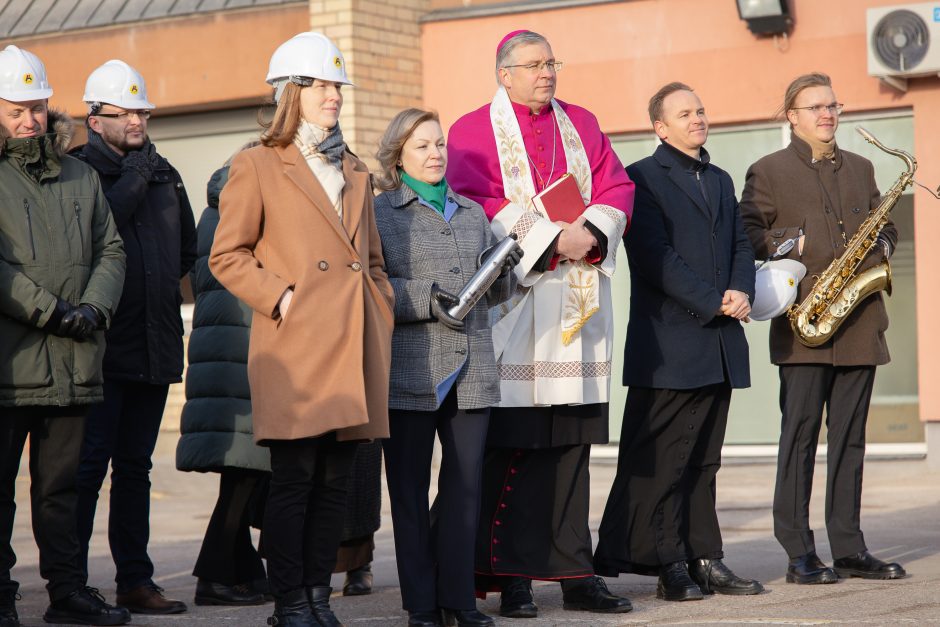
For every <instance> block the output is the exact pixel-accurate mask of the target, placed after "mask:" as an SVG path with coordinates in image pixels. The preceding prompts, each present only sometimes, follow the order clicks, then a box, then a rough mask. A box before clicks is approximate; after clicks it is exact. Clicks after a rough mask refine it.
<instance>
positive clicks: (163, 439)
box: [13, 432, 940, 627]
mask: <svg viewBox="0 0 940 627" xmlns="http://www.w3.org/2000/svg"><path fill="white" fill-rule="evenodd" d="M175 444H176V436H175V435H174V434H173V433H168V432H164V433H162V434H161V436H160V442H159V443H158V448H157V453H156V455H155V459H154V472H153V504H152V508H151V518H152V533H151V545H150V546H151V556H152V558H153V560H154V562H155V564H156V569H157V573H156V577H155V578H156V581H157V583H158V584H159V585H161V586H163V587H164V588H166V594H167V595H168V596H170V597H172V598H177V599H182V600H184V601H186V602H187V603H189V604H190V611H189V612H188V613H186V614H181V615H178V616H168V617H151V616H140V615H135V616H134V619H133V624H135V625H154V626H167V627H171V626H172V627H175V626H176V625H197V626H200V627H202V626H206V627H210V626H226V627H231V626H238V627H240V626H242V625H245V626H248V625H264V624H265V619H266V618H267V616H269V615H270V613H271V608H272V605H271V604H268V605H265V606H261V607H252V608H205V607H196V606H195V605H192V596H193V590H194V587H195V579H194V578H193V577H192V576H191V570H192V565H193V563H194V562H195V559H196V555H197V553H198V551H199V547H200V543H201V540H202V534H203V532H204V531H205V526H206V523H207V522H208V519H209V514H210V513H211V511H212V508H213V506H214V504H215V498H216V495H217V489H218V478H217V476H216V475H211V474H210V475H202V474H196V473H179V472H177V471H176V470H175V467H174V450H175ZM614 471H615V467H614V466H613V465H612V464H608V463H598V464H595V465H593V466H592V469H591V472H592V482H591V484H592V494H593V496H592V503H591V526H592V529H594V530H595V531H596V529H597V526H598V524H599V522H600V517H601V514H602V513H603V508H604V503H605V501H606V498H607V493H608V490H609V487H610V484H611V482H612V481H613V476H614ZM865 471H866V474H865V493H864V500H863V509H862V527H863V528H864V530H865V532H866V536H865V537H866V541H867V543H868V545H869V547H870V548H871V549H872V552H873V553H875V554H876V555H877V556H878V557H881V558H883V559H886V560H897V561H900V562H901V563H902V564H903V565H904V566H905V568H906V569H907V571H908V573H909V575H910V576H909V577H908V578H907V579H903V580H899V581H867V580H861V579H852V580H848V581H841V582H839V583H838V584H835V585H828V586H797V585H794V584H786V583H785V582H784V579H783V575H784V573H785V570H786V555H785V554H784V553H783V551H782V549H781V548H780V546H779V545H778V544H777V542H776V541H775V540H774V538H773V523H772V520H771V510H770V508H771V500H772V497H773V486H774V472H775V468H774V465H773V464H770V463H741V462H735V463H730V464H726V465H725V467H724V468H723V469H722V470H721V472H720V473H719V475H718V508H719V516H720V518H721V522H722V529H723V533H724V539H725V553H726V555H727V558H726V561H727V563H728V564H729V565H730V566H731V567H732V568H733V569H734V570H735V571H736V572H738V573H739V574H741V575H743V576H746V577H755V578H757V579H759V580H761V581H762V582H763V583H764V585H765V587H766V588H767V592H766V593H765V594H762V595H759V596H756V597H727V596H715V597H709V598H706V599H705V600H704V601H698V602H687V603H667V602H665V601H660V600H658V599H657V598H656V580H655V579H654V578H650V577H638V576H632V575H631V576H622V577H620V578H618V579H608V584H609V585H610V589H611V590H612V591H614V592H616V593H618V594H624V595H626V596H628V597H629V598H630V599H631V600H632V601H633V604H634V611H633V612H631V613H629V614H620V615H613V616H605V615H603V614H587V613H579V612H566V611H564V610H563V609H562V608H561V590H560V588H559V586H558V585H557V584H553V583H541V582H540V583H536V586H535V597H536V602H537V603H538V605H539V608H540V612H539V618H537V619H532V620H510V619H499V618H498V617H497V624H499V625H503V626H508V625H513V626H515V627H529V626H532V627H535V626H545V625H633V624H641V625H642V624H657V625H703V624H712V623H721V624H730V625H767V624H778V625H817V624H827V625H833V624H834V625H860V624H864V625H897V624H911V625H925V624H935V625H940V473H938V472H930V471H929V470H928V468H927V464H926V462H925V461H923V460H903V461H870V462H869V463H868V464H867V466H866V468H865ZM107 487H108V486H107V485H106V486H105V489H104V490H103V491H102V492H103V495H104V496H103V500H102V501H101V502H100V506H99V508H98V516H97V522H96V527H95V534H94V537H93V538H92V547H91V563H90V569H91V573H92V574H91V578H90V580H89V585H91V586H95V587H98V588H100V589H101V591H102V593H104V595H105V596H106V598H108V600H109V601H111V602H113V600H114V583H113V576H114V567H113V564H112V562H111V558H110V555H109V553H108V545H107V532H106V527H107ZM824 492H825V464H824V463H820V464H819V465H817V470H816V485H815V494H814V497H813V503H812V509H811V512H812V524H813V527H814V528H815V529H816V530H817V534H816V535H817V537H816V540H817V546H818V549H819V554H820V557H822V558H823V560H824V561H826V562H830V558H831V556H830V554H829V546H828V542H827V540H826V537H825V530H824V526H823V494H824ZM28 493H29V477H28V471H27V469H26V464H25V460H24V463H23V464H22V466H21V471H20V477H19V480H18V483H17V494H18V497H17V503H18V504H19V511H18V512H17V518H16V526H15V528H14V538H13V544H14V548H15V550H16V552H17V555H18V559H19V561H18V563H17V566H16V568H15V569H14V571H13V576H14V577H15V578H16V579H18V580H19V581H20V583H21V588H20V593H21V594H22V595H23V599H22V601H21V602H20V603H19V604H18V608H19V611H20V616H21V620H22V622H23V624H24V625H30V626H38V625H42V624H44V623H43V622H42V614H43V611H44V610H45V607H46V604H47V597H46V593H45V590H44V588H43V584H44V582H43V581H42V579H41V578H40V577H39V573H38V555H37V551H36V548H35V544H34V542H33V539H32V532H31V529H30V513H29V499H28ZM382 516H383V526H382V529H381V530H380V531H379V532H378V534H377V535H376V545H377V547H376V549H377V550H376V560H375V563H374V571H375V591H374V592H373V594H372V595H371V596H368V597H358V598H343V597H342V596H336V597H335V598H334V601H333V608H334V610H335V612H336V614H337V615H338V616H339V618H340V619H341V620H342V621H343V622H344V623H345V624H346V625H348V626H350V627H351V626H355V625H364V626H365V625H368V626H372V625H375V626H384V625H404V624H405V623H406V620H407V614H406V613H405V612H404V611H402V609H401V598H400V596H399V591H398V577H397V572H396V569H395V550H394V543H393V541H392V534H391V518H390V515H389V508H388V499H387V498H385V500H384V502H383V510H382ZM333 583H334V587H335V588H337V589H338V588H340V587H341V586H342V578H341V577H340V576H338V575H337V576H335V577H334V581H333ZM479 608H480V609H481V610H482V611H485V612H487V613H489V614H492V615H494V616H496V615H497V610H498V598H497V597H495V596H493V595H491V596H490V597H489V598H488V599H487V600H486V601H485V602H481V603H479Z"/></svg>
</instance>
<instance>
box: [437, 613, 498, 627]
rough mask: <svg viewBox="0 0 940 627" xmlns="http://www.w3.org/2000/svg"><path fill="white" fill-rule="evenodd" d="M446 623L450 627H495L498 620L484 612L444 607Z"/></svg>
mask: <svg viewBox="0 0 940 627" xmlns="http://www.w3.org/2000/svg"><path fill="white" fill-rule="evenodd" d="M441 611H442V612H443V613H444V624H445V625H447V626H448V627H453V626H454V625H456V626H457V627H495V625H496V621H494V620H493V619H492V618H491V617H490V616H487V615H486V614H484V613H483V612H481V611H479V610H476V609H473V610H449V609H447V608H443V609H442V610H441Z"/></svg>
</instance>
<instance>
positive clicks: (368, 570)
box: [343, 564, 372, 597]
mask: <svg viewBox="0 0 940 627" xmlns="http://www.w3.org/2000/svg"><path fill="white" fill-rule="evenodd" d="M371 593H372V564H366V565H365V566H362V567H360V568H356V569H355V570H350V571H348V572H347V573H346V581H345V582H344V583H343V596H344V597H357V596H361V595H363V594H371Z"/></svg>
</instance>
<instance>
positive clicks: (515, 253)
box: [479, 233, 525, 274]
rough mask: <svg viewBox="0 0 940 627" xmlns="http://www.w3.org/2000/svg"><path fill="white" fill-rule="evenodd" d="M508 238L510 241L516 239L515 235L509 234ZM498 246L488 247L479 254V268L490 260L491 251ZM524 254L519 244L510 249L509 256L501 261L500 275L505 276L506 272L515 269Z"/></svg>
mask: <svg viewBox="0 0 940 627" xmlns="http://www.w3.org/2000/svg"><path fill="white" fill-rule="evenodd" d="M509 237H511V238H512V239H516V235H515V233H512V234H510V235H509ZM498 245H499V244H496V245H494V246H490V247H489V248H486V249H484V250H483V252H482V253H480V259H479V264H480V265H481V266H482V265H483V264H484V263H486V260H487V259H489V258H490V255H492V254H493V250H494V249H495V248H496V246H498ZM524 254H525V252H524V251H523V250H522V248H521V247H520V246H519V244H516V245H514V246H513V247H512V250H511V251H510V252H509V255H507V256H506V259H505V260H504V261H503V267H502V268H501V269H500V274H506V273H507V272H509V271H510V270H512V269H513V268H515V267H516V266H517V265H519V261H520V260H521V259H522V255H524Z"/></svg>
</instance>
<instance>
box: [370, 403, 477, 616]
mask: <svg viewBox="0 0 940 627" xmlns="http://www.w3.org/2000/svg"><path fill="white" fill-rule="evenodd" d="M488 424H489V410H488V409H480V410H459V409H458V408H457V401H456V394H455V393H453V392H451V394H449V395H448V397H447V398H446V399H445V401H444V403H443V404H442V405H441V407H440V408H439V409H438V410H436V411H400V410H391V411H390V412H389V431H390V436H391V437H390V438H389V439H387V440H384V441H383V449H384V451H385V476H386V480H387V482H388V494H389V499H390V501H391V507H392V526H393V531H394V535H395V554H396V556H397V561H398V580H399V583H400V585H401V597H402V607H404V609H406V610H408V611H409V612H420V611H433V610H435V609H436V608H438V607H446V608H449V609H455V610H469V609H474V608H476V601H475V599H474V587H473V541H474V538H475V536H476V532H477V516H478V515H479V510H480V473H481V471H482V467H483V449H484V446H485V444H486V430H487V427H488ZM435 432H436V433H437V435H438V437H440V440H441V448H442V456H441V470H440V474H439V476H438V483H437V500H436V501H435V505H434V508H435V509H434V514H435V516H434V518H435V520H434V524H433V525H432V521H431V515H430V513H429V509H428V488H429V487H430V483H431V454H432V452H433V449H434V434H435Z"/></svg>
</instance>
